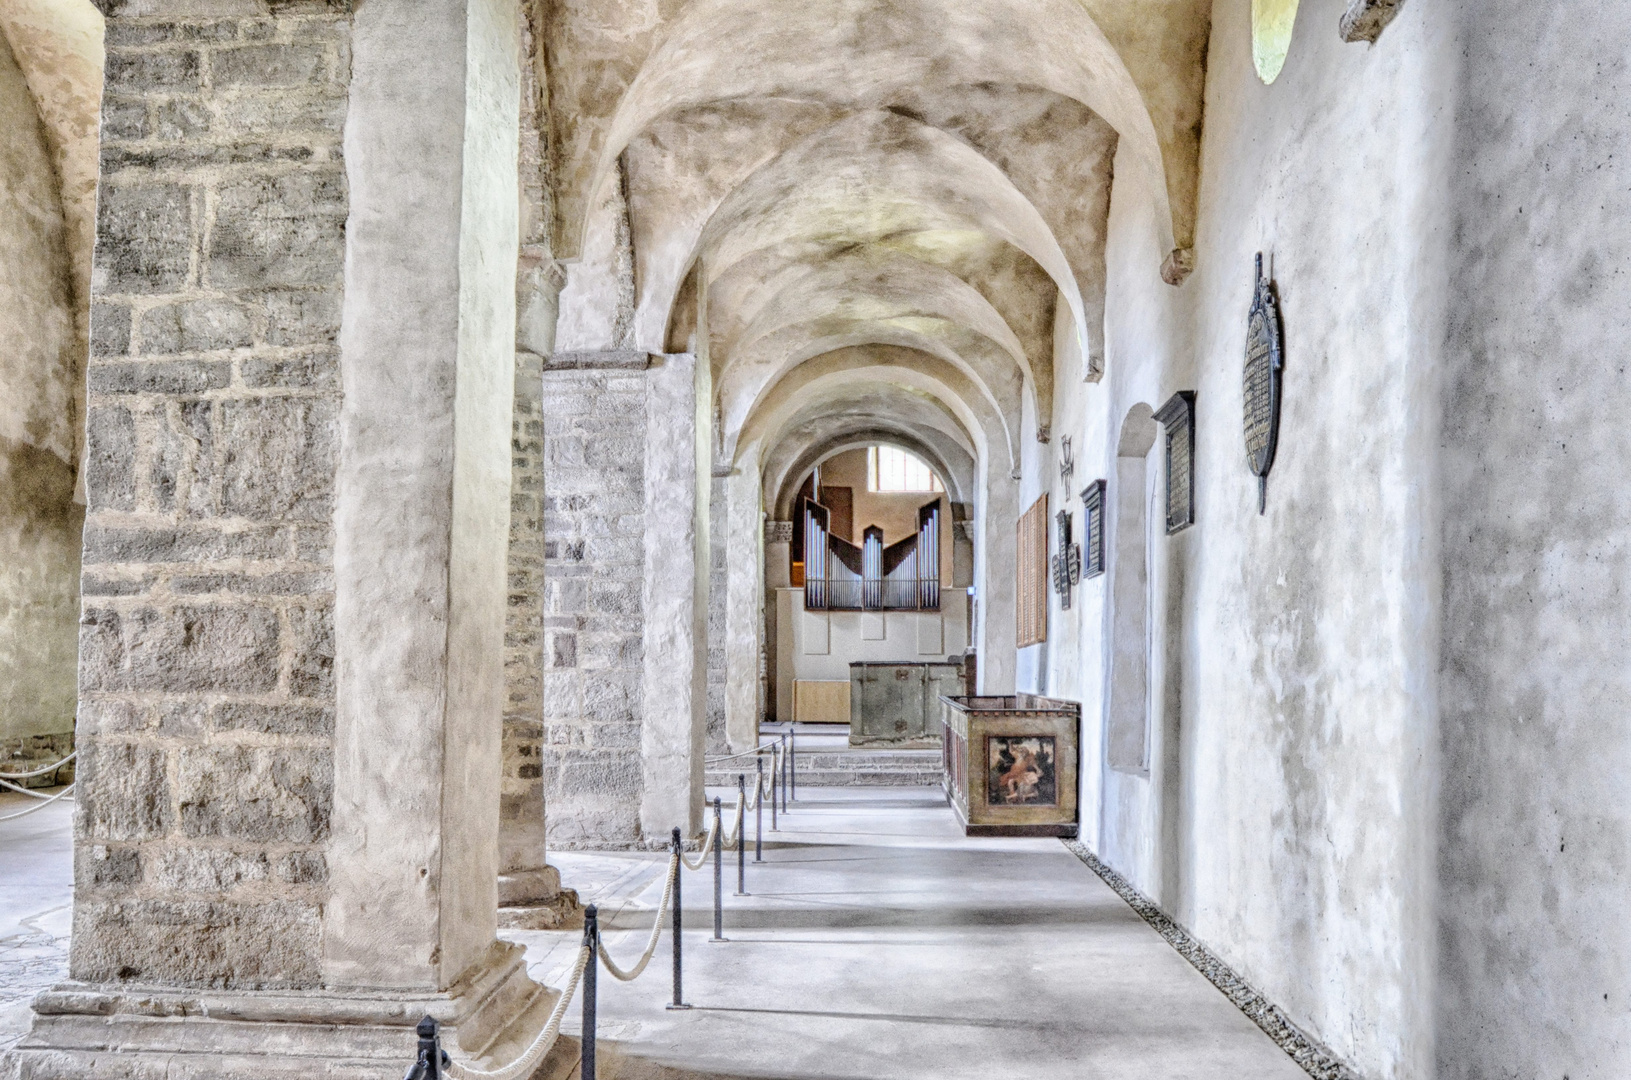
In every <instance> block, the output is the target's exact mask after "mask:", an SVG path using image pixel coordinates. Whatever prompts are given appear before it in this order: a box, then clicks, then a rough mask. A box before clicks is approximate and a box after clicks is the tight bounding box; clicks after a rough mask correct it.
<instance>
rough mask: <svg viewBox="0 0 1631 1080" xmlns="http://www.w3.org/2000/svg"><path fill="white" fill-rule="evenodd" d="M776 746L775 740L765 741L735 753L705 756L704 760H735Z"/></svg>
mask: <svg viewBox="0 0 1631 1080" xmlns="http://www.w3.org/2000/svg"><path fill="white" fill-rule="evenodd" d="M775 746H776V743H775V742H764V743H760V744H759V745H758V746H755V747H754V748H753V749H751V750H743V751H740V752H739V753H735V754H721V755H719V756H717V757H709V758H703V760H704V761H709V762H719V761H734V760H735V759H737V758H739V757H748V756H750V755H752V754H761V753H763V752H764V751H766V750H770V749H773V748H774V747H775Z"/></svg>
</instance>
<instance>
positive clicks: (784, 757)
mask: <svg viewBox="0 0 1631 1080" xmlns="http://www.w3.org/2000/svg"><path fill="white" fill-rule="evenodd" d="M791 730H793V725H792V724H788V725H787V731H791ZM787 731H784V732H782V813H784V814H785V813H787V786H788V779H787V777H788V775H789V773H788V769H787V766H788V765H789V764H791V763H792V758H790V757H788V755H787Z"/></svg>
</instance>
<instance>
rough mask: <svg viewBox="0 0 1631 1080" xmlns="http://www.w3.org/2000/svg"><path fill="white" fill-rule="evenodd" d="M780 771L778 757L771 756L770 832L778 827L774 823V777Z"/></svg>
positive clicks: (778, 774) (779, 773)
mask: <svg viewBox="0 0 1631 1080" xmlns="http://www.w3.org/2000/svg"><path fill="white" fill-rule="evenodd" d="M781 771H782V770H781V759H780V758H775V757H773V758H771V759H770V831H771V832H776V831H777V830H778V828H779V826H778V825H777V824H776V777H778V776H780V775H781Z"/></svg>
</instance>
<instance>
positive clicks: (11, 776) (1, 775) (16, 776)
mask: <svg viewBox="0 0 1631 1080" xmlns="http://www.w3.org/2000/svg"><path fill="white" fill-rule="evenodd" d="M78 756H79V751H78V750H75V751H74V752H73V753H71V754H69V755H68V756H67V757H65V758H63V759H62V760H61V761H59V762H56V763H55V764H52V765H42V766H40V767H39V768H38V769H34V770H32V771H30V772H16V773H12V772H0V780H27V779H29V778H30V777H34V776H44V775H45V774H46V773H48V772H51V771H52V770H54V769H60V768H62V767H63V766H64V765H66V764H68V763H69V762H70V761H72V760H74V758H76V757H78Z"/></svg>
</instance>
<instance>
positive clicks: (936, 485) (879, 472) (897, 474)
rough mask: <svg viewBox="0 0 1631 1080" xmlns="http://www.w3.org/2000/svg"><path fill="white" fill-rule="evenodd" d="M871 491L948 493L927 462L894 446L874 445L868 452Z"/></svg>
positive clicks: (867, 476) (867, 472)
mask: <svg viewBox="0 0 1631 1080" xmlns="http://www.w3.org/2000/svg"><path fill="white" fill-rule="evenodd" d="M866 487H867V490H868V491H944V490H945V488H943V487H941V486H940V478H939V477H937V476H935V474H934V470H933V469H931V468H929V467H928V466H927V465H925V464H924V463H923V461H922V460H921V459H920V458H918V457H916V456H914V455H912V454H908V453H907V452H906V451H904V450H900V449H897V448H896V447H893V446H874V447H871V448H869V449H868V450H867V452H866Z"/></svg>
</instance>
